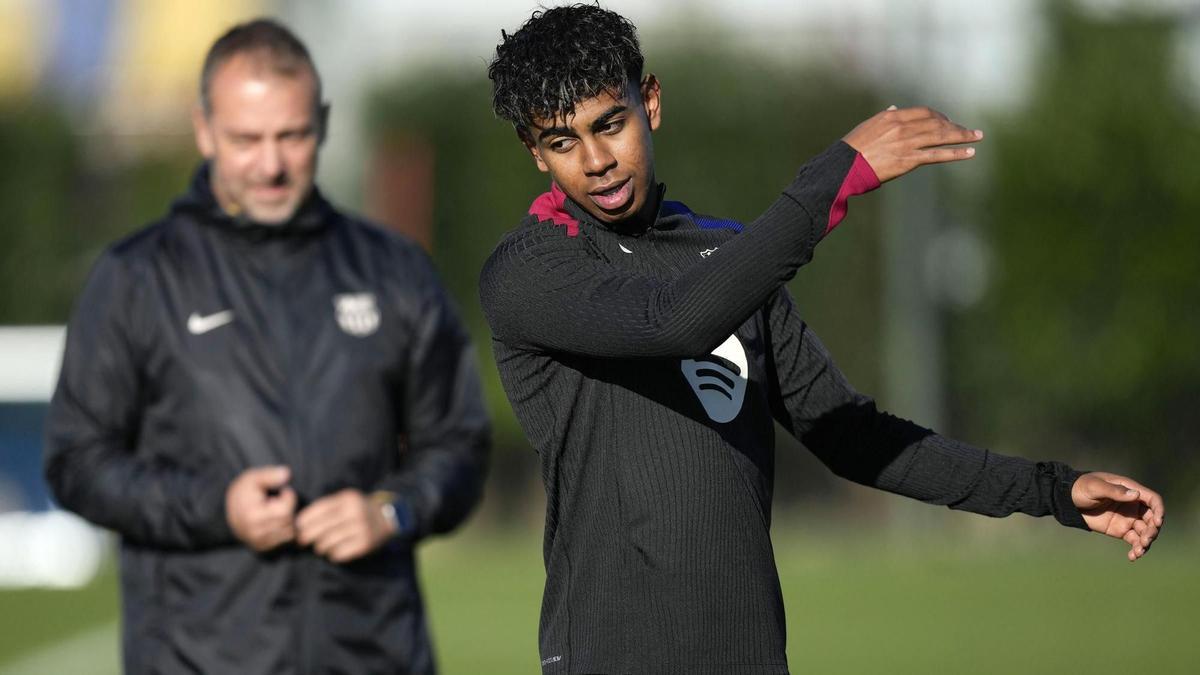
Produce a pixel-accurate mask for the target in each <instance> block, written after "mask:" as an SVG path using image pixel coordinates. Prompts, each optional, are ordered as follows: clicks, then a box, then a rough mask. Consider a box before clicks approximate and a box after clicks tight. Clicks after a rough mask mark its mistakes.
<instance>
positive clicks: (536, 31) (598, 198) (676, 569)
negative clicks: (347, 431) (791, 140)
mask: <svg viewBox="0 0 1200 675" xmlns="http://www.w3.org/2000/svg"><path fill="white" fill-rule="evenodd" d="M642 67H643V57H642V54H641V52H640V48H639V45H638V39H637V35H636V31H635V29H634V27H633V25H632V24H631V23H630V22H629V21H628V20H626V19H624V18H623V17H621V16H619V15H617V14H615V13H613V12H610V11H606V10H604V9H601V8H599V7H598V6H594V5H575V6H570V7H559V8H555V9H549V10H545V11H539V12H535V13H534V14H533V16H532V18H531V19H529V21H528V22H526V23H525V25H524V26H522V27H521V28H520V30H518V31H517V32H515V33H513V34H505V35H504V38H503V41H502V42H501V44H500V45H499V46H498V47H497V50H496V57H495V59H494V61H493V62H492V63H491V65H490V68H489V76H490V77H491V79H492V81H493V86H494V103H495V110H496V113H497V114H498V115H499V116H500V117H502V118H504V119H506V120H508V121H509V122H511V123H512V124H513V125H514V126H515V128H516V131H517V135H518V137H519V138H520V140H521V142H522V143H523V144H524V146H525V149H526V150H527V151H528V152H529V154H530V155H531V156H532V158H533V160H534V163H535V164H536V165H537V167H538V168H539V169H540V170H542V171H544V172H546V173H548V174H549V175H550V179H551V181H552V184H551V189H550V191H549V192H547V193H546V194H543V195H541V196H540V197H538V198H537V199H535V200H533V203H532V205H531V206H530V209H529V215H528V216H526V217H525V218H524V220H523V221H522V222H521V224H520V226H519V227H518V228H517V229H516V230H513V231H512V232H510V233H509V234H508V235H506V236H505V237H504V238H503V240H502V241H501V242H500V244H499V245H498V246H497V248H496V250H495V252H494V253H493V254H492V256H491V257H490V258H489V260H488V261H487V263H486V264H485V266H484V269H483V273H482V276H481V279H480V295H481V298H482V301H483V307H484V310H485V312H486V314H487V318H488V321H489V323H490V325H491V328H492V331H493V333H494V338H495V339H494V346H495V352H496V361H497V364H498V366H499V369H500V374H501V378H502V380H503V383H504V387H505V390H506V392H507V394H508V397H509V399H510V401H511V402H512V405H513V408H514V410H515V412H516V414H517V417H518V419H519V420H520V422H521V424H522V426H523V428H524V430H525V432H526V434H527V435H528V436H529V439H530V441H531V442H532V444H533V446H534V447H535V448H536V449H537V451H538V452H539V453H540V456H541V461H542V475H543V478H544V481H545V487H546V495H547V513H546V529H545V548H544V557H545V564H546V587H545V595H544V598H543V604H542V619H541V630H540V650H541V661H542V668H543V671H544V673H547V674H550V673H555V674H557V673H609V674H616V673H654V674H662V673H687V674H689V675H701V674H705V673H711V674H713V675H717V674H720V675H731V674H735V673H764V674H765V673H774V674H778V673H787V672H788V666H787V656H786V651H785V629H784V610H783V602H782V598H781V594H780V587H779V579H778V576H777V574H776V570H775V562H774V556H773V552H772V548H771V538H770V534H769V527H770V522H771V494H772V480H773V472H774V461H775V460H774V447H773V437H774V428H773V427H774V424H775V423H776V422H778V423H780V424H782V425H783V426H784V427H785V428H786V429H787V430H788V431H789V432H791V433H792V434H793V435H795V436H796V437H797V438H798V439H800V440H801V441H802V442H803V443H804V445H805V446H806V447H807V448H808V449H809V450H810V451H812V452H813V453H815V454H816V455H817V456H818V457H819V458H820V459H821V460H822V461H823V462H824V463H825V464H826V465H828V466H829V467H830V469H832V470H833V471H834V472H835V473H836V474H838V475H839V476H842V477H845V478H847V479H850V480H853V481H855V482H858V483H862V484H864V485H870V486H873V487H877V488H880V489H883V490H888V491H890V492H894V493H897V494H901V495H906V496H909V497H913V498H915V499H920V500H922V501H925V502H928V503H931V504H943V505H946V506H949V507H950V508H954V509H962V510H967V511H973V512H976V513H982V514H986V515H990V516H1006V515H1008V514H1010V513H1013V512H1021V513H1026V514H1029V515H1032V516H1045V515H1053V516H1054V517H1055V518H1056V519H1057V520H1058V521H1059V522H1060V523H1062V524H1064V525H1067V526H1071V527H1077V528H1081V529H1090V530H1094V531H1097V532H1103V533H1105V534H1108V535H1110V536H1113V537H1117V538H1119V539H1123V540H1125V541H1126V542H1127V543H1128V544H1129V546H1130V550H1129V554H1128V555H1129V559H1130V560H1136V559H1137V558H1139V557H1141V556H1142V555H1144V554H1145V552H1146V550H1147V548H1148V547H1149V546H1150V543H1151V542H1152V541H1153V540H1154V538H1155V536H1156V535H1157V533H1158V528H1159V527H1160V526H1161V525H1162V522H1163V520H1162V519H1163V504H1162V500H1161V498H1160V497H1159V495H1157V494H1156V493H1155V492H1153V491H1152V490H1149V489H1147V488H1145V487H1143V486H1142V485H1140V484H1138V483H1137V482H1135V481H1133V480H1130V479H1128V478H1125V477H1122V476H1116V475H1113V474H1107V473H1080V472H1078V471H1075V470H1073V469H1071V468H1070V467H1068V466H1066V465H1064V464H1061V463H1058V462H1032V461H1028V460H1025V459H1020V458H1016V457H1006V456H1002V455H998V454H995V453H992V452H989V451H987V450H983V449H979V448H975V447H972V446H970V445H967V444H964V443H961V442H958V441H955V440H951V439H949V438H945V437H943V436H940V435H938V434H936V433H935V432H933V431H930V430H928V429H925V428H922V427H920V426H918V425H916V424H913V423H912V422H909V421H906V420H902V419H898V418H896V417H893V416H891V415H888V414H886V413H884V412H881V411H879V410H877V409H876V407H875V404H874V402H873V401H872V400H871V399H870V398H869V397H867V396H865V395H863V394H860V393H858V392H856V391H855V390H854V389H853V388H852V387H851V386H850V384H849V383H848V382H847V381H846V379H845V378H844V377H843V376H842V374H841V373H840V372H839V371H838V369H837V367H836V366H835V365H834V364H833V362H832V360H831V359H830V357H829V354H828V353H827V352H826V351H825V348H824V347H823V346H822V345H821V342H820V341H819V340H818V339H817V337H816V335H814V334H813V332H812V330H811V329H810V328H809V327H808V326H806V325H805V323H804V322H803V321H802V320H801V318H800V316H799V315H798V313H797V310H796V308H795V306H794V305H793V303H792V300H791V298H790V297H789V296H788V293H787V291H786V289H785V288H784V284H785V282H787V281H788V280H789V279H791V278H792V276H793V275H794V274H795V273H796V270H797V268H799V267H800V266H801V265H803V264H804V263H806V262H807V261H808V260H809V259H810V258H811V256H812V254H813V249H814V247H815V246H816V245H817V243H818V242H819V241H820V240H821V239H822V238H823V237H825V236H827V235H828V234H829V233H830V231H832V230H833V228H834V227H835V226H836V225H837V224H838V222H839V221H840V220H841V219H842V218H843V216H844V215H845V213H846V201H847V199H848V198H849V197H850V196H853V195H856V194H860V193H863V192H865V191H868V190H871V189H874V188H876V187H878V186H879V185H880V183H882V182H886V181H888V180H890V179H892V178H895V177H897V176H900V175H903V174H904V173H907V172H909V171H912V170H913V169H915V168H917V167H919V166H921V165H925V164H933V163H939V162H950V161H958V160H965V159H968V158H970V157H971V156H972V154H973V151H972V148H971V147H970V146H969V145H964V144H971V143H974V142H976V141H978V140H980V139H981V138H982V134H981V133H980V132H978V131H974V130H969V129H965V128H963V127H961V126H959V125H957V124H954V123H952V122H950V121H949V120H947V119H946V118H945V117H944V116H943V115H941V114H939V113H937V112H934V111H931V110H928V109H925V108H914V109H905V110H896V109H889V110H887V111H884V112H882V113H880V114H878V115H875V116H874V117H872V118H870V119H868V120H867V121H865V122H863V123H862V124H860V125H858V127H856V128H855V129H854V130H853V131H851V132H850V133H849V134H847V135H846V137H845V138H843V139H841V140H839V141H837V142H835V143H833V145H831V146H830V147H829V148H828V149H827V150H825V151H824V152H823V153H821V154H820V155H818V156H816V157H814V158H813V159H811V160H809V162H808V163H806V164H804V165H803V166H802V167H800V170H799V172H798V175H797V177H796V178H795V180H794V181H792V183H791V184H790V185H788V186H787V187H786V188H785V189H784V190H783V193H782V194H781V195H780V197H779V198H778V199H777V200H775V202H774V203H773V204H771V205H770V206H768V207H767V209H766V210H765V211H764V212H763V213H762V215H761V216H759V217H758V218H757V219H755V220H753V221H752V222H749V223H746V224H744V225H743V224H741V223H738V222H734V221H730V220H725V219H721V218H714V217H710V216H705V215H700V214H697V213H694V212H693V211H691V210H690V209H689V208H688V207H687V206H685V205H684V203H683V202H679V201H674V200H672V199H668V198H667V195H665V194H664V189H663V186H662V184H661V183H660V182H659V178H660V177H659V176H658V175H657V174H656V173H655V165H654V146H653V142H652V134H653V132H654V131H655V129H657V128H658V127H659V125H660V124H661V122H662V118H663V106H662V101H663V87H662V85H661V84H660V82H659V81H658V79H657V78H655V76H654V75H649V74H646V75H643V71H642Z"/></svg>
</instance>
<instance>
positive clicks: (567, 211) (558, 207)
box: [529, 183, 667, 237]
mask: <svg viewBox="0 0 1200 675" xmlns="http://www.w3.org/2000/svg"><path fill="white" fill-rule="evenodd" d="M666 192H667V186H666V185H665V184H663V183H659V184H658V189H657V191H656V194H655V196H654V199H655V200H656V204H655V216H654V222H653V223H637V222H621V223H603V222H600V221H599V220H597V219H596V218H595V217H593V216H592V214H590V213H588V212H587V209H585V208H583V207H582V206H580V205H579V204H577V203H575V200H573V199H571V198H570V197H568V196H567V195H566V193H565V192H563V191H562V189H560V188H559V187H558V185H554V184H552V185H551V188H550V192H547V193H546V194H544V195H542V196H541V197H538V199H537V200H535V201H534V205H533V206H531V207H530V210H529V212H530V213H532V214H534V215H536V216H538V217H539V219H541V220H553V221H554V223H555V224H557V225H566V227H567V234H568V235H570V236H575V234H576V233H578V231H579V225H580V224H581V223H582V224H587V225H590V226H591V227H596V228H601V229H605V230H610V231H612V232H617V233H619V234H624V235H629V236H634V237H636V236H640V235H643V234H645V233H646V232H647V231H648V230H650V229H652V228H658V227H659V225H660V221H661V220H662V218H663V216H664V215H666V214H664V213H663V203H664V202H663V197H664V196H665V195H666Z"/></svg>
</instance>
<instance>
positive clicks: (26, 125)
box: [0, 101, 80, 323]
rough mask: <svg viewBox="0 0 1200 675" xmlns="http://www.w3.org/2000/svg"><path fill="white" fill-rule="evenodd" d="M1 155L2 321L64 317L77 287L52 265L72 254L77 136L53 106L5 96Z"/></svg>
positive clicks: (0, 119)
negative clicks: (24, 102)
mask: <svg viewBox="0 0 1200 675" xmlns="http://www.w3.org/2000/svg"><path fill="white" fill-rule="evenodd" d="M0 157H3V158H4V160H3V161H0V203H2V204H4V209H5V217H4V218H3V219H0V242H2V244H0V323H49V322H52V321H55V320H59V321H61V320H62V317H63V316H64V308H65V307H67V306H69V303H70V298H71V295H72V293H73V292H74V286H73V285H72V283H71V279H70V278H69V275H62V274H58V273H57V272H58V270H60V269H61V268H62V267H63V264H62V263H63V261H64V260H65V259H67V258H70V257H71V247H72V242H71V240H70V237H69V236H68V230H67V225H68V223H70V221H71V220H72V215H73V213H72V212H73V204H74V200H73V199H72V194H73V191H72V189H71V188H72V186H73V185H74V184H75V181H76V178H77V177H78V175H79V164H80V156H79V148H78V144H77V143H75V141H74V138H73V137H72V136H71V135H70V133H69V130H68V128H67V125H66V121H65V120H64V119H63V118H62V116H61V115H59V114H58V112H57V111H56V110H54V109H52V108H48V107H45V106H41V105H38V104H29V105H24V106H19V107H18V106H16V105H14V102H12V101H10V102H7V103H6V104H5V107H4V109H2V110H0Z"/></svg>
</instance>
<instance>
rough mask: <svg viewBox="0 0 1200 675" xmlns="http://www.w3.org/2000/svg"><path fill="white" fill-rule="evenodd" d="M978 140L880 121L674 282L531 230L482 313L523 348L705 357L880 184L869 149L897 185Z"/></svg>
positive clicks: (930, 117)
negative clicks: (849, 204) (850, 202)
mask: <svg viewBox="0 0 1200 675" xmlns="http://www.w3.org/2000/svg"><path fill="white" fill-rule="evenodd" d="M899 113H903V114H899ZM978 138H979V136H978V134H977V133H976V132H974V131H970V130H967V129H964V128H963V127H960V126H959V125H957V124H954V123H953V122H950V121H949V120H946V119H945V118H944V116H940V114H935V113H934V112H933V111H929V110H927V109H920V110H918V111H916V112H914V111H885V112H883V113H880V114H879V115H876V116H875V117H872V118H871V119H870V120H868V121H867V122H864V123H863V124H862V125H860V126H859V127H857V128H856V129H855V130H854V131H852V132H851V133H850V134H848V135H847V137H846V139H845V140H844V141H839V142H837V143H835V144H834V145H832V146H831V147H829V148H828V149H827V150H826V151H825V152H823V153H821V154H820V155H818V156H816V157H815V158H813V159H812V160H810V161H809V162H808V163H806V164H805V165H804V166H803V167H801V169H800V171H799V172H798V175H797V177H796V179H795V180H794V181H793V182H792V184H791V185H790V186H788V188H787V189H786V190H784V191H783V194H782V195H781V196H780V197H779V198H778V199H777V200H776V201H775V202H774V203H773V204H772V205H771V206H770V208H768V209H767V210H766V211H765V212H764V213H763V214H762V215H761V216H759V217H758V218H757V219H755V220H754V221H753V222H751V223H749V224H748V225H747V227H746V228H745V230H744V231H743V232H742V233H740V234H737V235H735V236H733V237H731V238H730V239H729V241H727V242H726V243H723V244H722V245H721V246H720V247H719V248H718V249H717V250H716V251H715V252H713V253H712V255H710V256H709V257H707V258H705V259H704V260H703V262H698V263H697V264H695V265H693V266H692V267H691V268H689V269H687V270H685V271H684V272H683V274H681V275H679V276H678V277H676V278H672V279H667V278H664V277H660V276H654V275H644V274H643V275H639V274H633V273H630V272H628V271H623V270H620V269H617V268H615V267H614V266H612V265H609V264H608V263H607V262H606V260H605V259H604V258H603V256H601V255H599V254H598V253H597V252H596V251H595V250H593V248H592V246H591V245H590V243H589V241H588V239H587V237H586V236H584V235H581V236H578V237H566V236H563V235H562V233H561V231H559V230H556V229H555V228H550V227H546V228H539V227H531V228H524V229H522V230H520V231H518V232H517V233H516V234H514V235H512V236H510V237H509V238H508V239H506V240H505V241H504V242H502V243H501V245H500V246H499V247H498V248H497V250H496V252H495V253H494V254H493V255H492V257H491V258H490V259H489V260H488V261H487V263H486V264H485V266H484V269H483V273H482V275H481V278H480V297H481V299H482V302H483V307H484V311H485V313H486V314H487V317H488V321H489V323H490V324H491V327H492V331H493V333H494V334H495V336H496V338H497V339H499V340H501V341H504V342H506V343H508V344H510V345H513V346H516V347H522V348H528V349H533V350H553V351H562V352H569V353H577V354H586V355H591V356H601V357H618V358H662V357H686V356H693V355H695V354H698V353H703V352H706V351H708V350H710V349H712V348H713V347H714V346H716V345H717V344H719V343H720V342H721V340H724V339H725V338H726V337H728V336H729V334H730V333H731V332H732V331H733V330H734V328H736V327H737V326H738V325H740V324H741V323H742V322H743V321H745V320H746V318H747V317H749V316H750V315H751V314H752V313H753V312H754V311H756V310H757V309H758V308H759V307H761V306H762V304H763V303H764V302H765V301H766V299H767V298H768V297H769V296H770V295H771V293H773V292H775V290H776V289H778V288H779V287H780V286H782V285H783V284H784V283H786V282H787V281H788V280H789V279H791V278H792V277H793V276H794V275H795V274H796V270H797V269H798V268H799V267H800V266H801V265H803V264H805V263H807V262H808V261H809V260H810V259H811V258H812V253H813V249H814V247H815V246H816V244H817V242H818V241H820V239H821V238H822V237H823V236H825V234H827V233H828V232H829V231H830V230H831V229H832V228H833V226H834V225H836V224H837V222H838V221H839V220H840V219H841V218H842V216H844V214H845V200H846V199H847V198H848V197H849V196H851V195H853V194H860V193H862V192H865V191H866V190H869V189H873V188H874V187H876V186H878V185H879V180H878V179H877V176H876V173H875V172H874V171H873V170H872V165H870V164H869V162H868V161H867V160H868V159H869V158H868V157H867V153H870V154H871V155H872V156H875V157H876V158H877V159H876V161H878V162H880V165H881V166H882V167H883V168H884V170H885V173H884V174H883V175H882V176H881V177H882V178H887V179H890V178H894V177H896V176H898V175H901V174H903V173H905V172H907V171H911V170H912V169H914V168H916V167H917V166H920V165H922V164H928V163H935V162H944V161H949V159H950V158H957V159H966V158H968V157H969V156H970V155H969V153H967V152H966V150H965V149H963V148H945V147H942V146H945V145H946V144H953V143H965V142H973V141H975V140H978ZM931 145H932V146H935V148H933V149H930V148H928V147H927V146H931ZM856 148H858V149H856ZM859 150H861V151H862V152H861V154H860V152H859ZM897 157H900V158H903V160H902V161H898V160H897V159H896V158H897Z"/></svg>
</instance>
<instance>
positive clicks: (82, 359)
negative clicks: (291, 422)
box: [45, 253, 235, 549]
mask: <svg viewBox="0 0 1200 675" xmlns="http://www.w3.org/2000/svg"><path fill="white" fill-rule="evenodd" d="M136 298H137V284H136V283H134V282H133V281H132V280H131V279H130V276H129V272H128V270H127V269H125V266H124V265H123V263H122V262H121V261H120V260H118V259H117V258H116V257H115V256H114V255H113V254H112V253H106V254H105V255H104V256H103V257H102V258H101V259H100V260H99V261H98V262H97V263H96V266H95V268H94V269H93V270H92V274H91V276H90V278H89V279H88V282H87V285H86V287H85V288H84V290H83V293H82V294H81V296H80V298H79V300H78V302H77V303H76V306H75V310H74V313H73V315H72V317H71V321H70V323H69V324H68V326H67V340H66V349H65V351H64V354H63V363H62V370H61V372H60V374H59V379H58V386H57V388H56V389H55V392H54V396H53V398H52V399H51V401H50V411H49V415H48V418H47V422H46V436H45V470H46V480H47V482H48V483H49V485H50V488H51V490H52V492H53V493H54V496H55V498H56V499H57V500H58V502H59V503H60V504H61V505H62V506H63V507H65V508H67V509H70V510H71V511H74V512H76V513H78V514H79V515H81V516H83V517H84V518H86V519H88V520H90V521H92V522H93V523H96V524H97V525H101V526H104V527H107V528H110V529H112V530H115V531H116V532H118V533H119V534H120V535H121V536H122V537H125V538H126V539H129V540H131V541H136V542H139V543H143V544H147V545H151V546H159V547H165V548H184V549H195V548H202V547H208V546H215V545H222V544H230V543H234V541H235V539H234V537H233V534H232V532H231V531H230V530H229V526H228V524H227V522H226V520H225V488H226V487H227V485H228V483H229V480H230V479H232V476H225V475H218V474H216V473H213V474H207V473H199V472H197V471H194V470H189V469H185V468H183V467H180V466H177V465H174V464H172V463H170V462H168V461H166V460H161V459H158V460H156V459H151V458H150V457H151V456H152V455H153V453H150V452H145V453H139V452H138V451H137V450H136V449H135V448H136V438H137V432H138V425H139V423H140V419H141V409H140V406H141V404H142V400H143V397H144V396H145V394H146V392H145V390H144V387H143V386H142V383H141V377H140V375H139V371H140V362H139V359H138V357H137V348H136V347H135V346H134V344H133V340H132V336H133V335H137V334H138V333H137V330H138V329H137V328H135V327H134V326H133V324H132V321H133V320H134V318H135V317H136V316H137V312H138V310H137V302H136ZM143 318H144V317H143Z"/></svg>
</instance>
